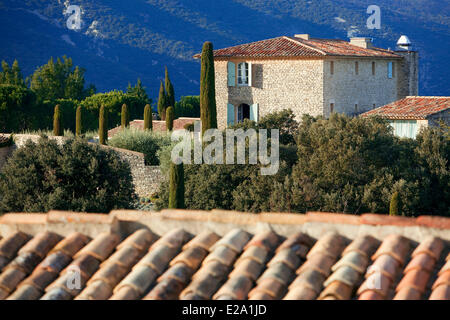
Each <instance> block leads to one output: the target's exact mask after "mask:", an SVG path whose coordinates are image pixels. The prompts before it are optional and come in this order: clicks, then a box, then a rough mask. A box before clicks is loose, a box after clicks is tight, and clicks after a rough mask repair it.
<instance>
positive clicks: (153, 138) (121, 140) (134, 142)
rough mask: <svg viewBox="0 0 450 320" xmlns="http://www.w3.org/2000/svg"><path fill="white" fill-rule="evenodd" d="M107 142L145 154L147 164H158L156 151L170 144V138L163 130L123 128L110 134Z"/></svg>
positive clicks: (113, 145)
mask: <svg viewBox="0 0 450 320" xmlns="http://www.w3.org/2000/svg"><path fill="white" fill-rule="evenodd" d="M108 144H109V145H110V146H112V147H116V148H122V149H127V150H132V151H136V152H141V153H143V154H144V155H145V163H146V164H147V165H158V164H159V157H158V154H157V153H158V151H159V150H160V149H161V148H163V147H165V146H168V145H171V139H170V136H169V135H167V134H166V133H165V132H164V133H163V132H155V131H149V130H148V131H142V130H136V129H125V130H123V131H122V130H121V131H120V132H118V133H117V134H115V135H114V136H112V137H111V139H110V140H109V141H108Z"/></svg>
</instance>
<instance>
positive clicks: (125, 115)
mask: <svg viewBox="0 0 450 320" xmlns="http://www.w3.org/2000/svg"><path fill="white" fill-rule="evenodd" d="M129 126H130V112H129V111H128V106H127V105H126V104H125V103H124V104H123V105H122V113H121V127H122V129H125V128H128V127H129Z"/></svg>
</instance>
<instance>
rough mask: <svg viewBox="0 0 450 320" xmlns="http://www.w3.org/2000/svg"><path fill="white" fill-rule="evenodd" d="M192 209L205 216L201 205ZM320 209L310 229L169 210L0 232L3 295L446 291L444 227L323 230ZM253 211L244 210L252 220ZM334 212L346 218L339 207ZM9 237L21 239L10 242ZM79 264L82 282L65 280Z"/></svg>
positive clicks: (405, 295)
mask: <svg viewBox="0 0 450 320" xmlns="http://www.w3.org/2000/svg"><path fill="white" fill-rule="evenodd" d="M195 214H196V217H197V219H199V221H201V220H202V219H203V218H201V217H200V216H201V215H202V213H201V212H197V213H195ZM236 214H238V213H236ZM175 215H176V212H171V213H170V216H171V217H174V216H175ZM183 215H188V212H183ZM318 215H319V214H313V215H311V216H309V215H306V216H304V218H305V219H309V218H311V219H312V220H311V221H312V222H311V223H312V224H310V225H308V229H305V230H310V229H311V228H313V227H314V226H313V224H314V223H319V227H318V228H319V229H318V230H320V232H319V233H317V235H316V236H311V235H309V234H307V233H305V232H304V231H296V232H293V233H291V234H284V233H283V232H280V230H283V229H284V228H281V229H280V228H274V229H271V230H270V231H269V230H268V229H248V228H247V227H245V225H243V224H240V225H239V227H238V228H235V229H230V228H229V229H228V231H227V232H222V231H219V230H215V228H214V226H213V225H210V226H211V228H212V229H213V230H202V231H201V232H198V233H197V232H191V231H187V230H185V229H183V228H179V227H178V226H179V225H180V221H181V220H180V219H175V220H170V219H169V220H167V219H165V220H164V223H163V225H167V224H170V223H171V222H170V221H172V222H173V223H174V224H173V225H172V227H167V229H164V230H160V229H159V228H158V227H157V226H160V227H161V226H162V225H161V224H159V225H154V227H153V228H151V230H149V229H147V228H145V227H139V226H138V225H136V226H135V228H136V229H135V230H134V231H131V232H130V231H129V230H130V229H129V228H130V227H131V224H130V220H126V221H127V223H126V226H127V227H126V230H128V231H127V232H126V233H124V234H122V233H120V234H119V233H115V232H111V233H101V234H98V235H96V236H92V233H91V234H90V235H85V234H84V233H81V232H72V233H70V232H67V234H64V235H65V237H64V236H63V235H60V234H58V232H53V231H44V232H41V233H38V234H37V235H35V236H34V237H33V236H32V235H29V234H28V233H26V232H11V233H9V234H6V235H5V234H2V235H3V236H4V237H3V239H2V240H1V242H0V252H1V254H3V257H6V258H7V265H6V266H5V267H4V268H3V270H2V271H1V273H0V299H10V300H37V299H43V300H70V299H77V300H105V299H111V300H124V299H130V300H131V299H150V300H169V299H285V300H295V299H321V300H328V299H334V300H336V299H338V300H342V299H355V298H357V299H361V300H366V299H370V300H372V299H397V300H399V299H446V300H449V299H450V269H449V266H450V264H449V262H450V254H449V252H450V245H449V240H450V233H449V232H447V231H445V232H444V231H442V232H441V235H443V236H441V237H438V236H436V232H438V231H437V230H440V229H437V228H436V229H433V230H434V231H433V233H430V235H429V236H426V237H425V236H424V237H422V238H420V239H419V240H417V239H418V238H415V240H412V239H410V238H408V236H406V235H405V233H404V231H402V230H404V229H402V228H413V229H416V228H418V227H420V228H428V226H427V227H421V225H420V221H421V219H416V218H414V219H411V220H407V221H406V220H405V221H403V220H402V222H403V223H404V227H401V226H398V225H397V224H398V223H399V222H398V221H395V222H394V223H393V225H388V224H386V223H382V224H380V223H379V221H378V222H376V223H375V222H374V221H372V223H374V224H373V225H374V227H373V228H374V229H377V230H384V229H386V228H387V229H386V230H389V231H388V232H389V233H390V235H388V236H386V235H383V236H381V237H374V236H372V235H370V234H368V233H366V232H367V229H360V232H359V235H358V236H356V237H351V236H350V235H349V234H348V233H347V232H338V231H336V230H338V229H335V228H334V227H333V226H334V225H333V224H331V229H328V230H333V231H332V232H324V230H327V229H326V228H325V226H326V225H327V224H326V223H324V224H322V223H323V221H322V220H323V219H322V218H318ZM118 217H119V216H118ZM180 217H181V216H180ZM252 217H253V216H248V217H247V218H246V221H247V223H250V224H249V225H252V224H251V222H250V221H251V220H252V219H253V218H252ZM241 218H243V217H241ZM336 218H339V219H340V221H345V216H339V215H338V216H337V217H336ZM381 218H382V217H381V216H380V219H381ZM189 219H191V221H192V219H193V218H192V217H191V218H189ZM226 219H228V218H227V217H226ZM254 219H260V217H257V216H255V217H254ZM264 219H265V218H264ZM314 219H315V220H314ZM339 219H338V220H339ZM441 219H443V218H441ZM13 220H14V219H13ZM13 220H11V219H10V218H8V217H5V219H4V220H3V218H0V226H2V224H3V223H4V221H7V223H6V224H5V225H4V226H5V228H6V227H7V226H8V225H9V223H14V226H18V227H20V224H17V223H18V221H17V220H14V221H13ZM77 220H78V219H77ZM112 220H113V219H111V221H112ZM289 220H290V219H289ZM361 220H363V219H362V217H361V219H360V221H361ZM86 221H87V220H86ZM282 221H284V222H285V223H287V222H286V221H288V220H285V219H284V218H283V219H282ZM314 221H316V222H314ZM317 221H318V222H317ZM367 221H371V220H370V219H369V220H367ZM386 221H390V220H389V219H388V220H386ZM349 222H351V223H349V224H347V225H346V228H350V227H351V228H359V226H358V225H357V220H355V219H353V218H352V219H350V220H349ZM160 223H161V222H160ZM93 224H94V225H95V224H96V222H94V223H93ZM341 224H342V223H341ZM75 225H78V226H79V222H76V223H75V222H74V226H75ZM287 225H288V224H284V226H287ZM69 226H70V224H69ZM296 226H297V227H296V228H301V225H296ZM336 226H337V225H336ZM367 226H368V225H364V227H365V228H367ZM5 228H0V230H5ZM27 228H28V226H27ZM66 228H67V226H66ZM115 228H116V227H115ZM324 228H325V229H324ZM69 229H70V228H69ZM208 229H209V228H208ZM44 230H45V229H44ZM80 230H88V229H86V228H84V227H83V228H81V229H80ZM131 230H133V229H131ZM411 230H412V229H411ZM422 230H427V229H422ZM66 231H67V230H66ZM72 231H77V230H72ZM215 231H218V232H217V233H216V232H215ZM389 233H388V234H389ZM219 234H221V235H222V236H220V235H219ZM158 235H160V236H161V237H159V236H158ZM344 235H345V236H344ZM91 238H92V239H91ZM12 239H16V240H17V243H19V245H15V246H13V245H12V242H11V241H12ZM29 239H31V240H29ZM28 240H29V241H28ZM380 240H381V241H380ZM76 270H79V271H80V272H81V273H80V279H79V280H80V281H79V284H80V287H73V286H72V285H71V284H75V283H76V281H75V282H74V281H73V280H74V272H75V271H76Z"/></svg>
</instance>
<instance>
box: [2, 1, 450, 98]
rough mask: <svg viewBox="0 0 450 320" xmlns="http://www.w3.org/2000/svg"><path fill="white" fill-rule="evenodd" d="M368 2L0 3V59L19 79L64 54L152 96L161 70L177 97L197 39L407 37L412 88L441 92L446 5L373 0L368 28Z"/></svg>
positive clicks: (100, 79) (391, 41)
mask: <svg viewBox="0 0 450 320" xmlns="http://www.w3.org/2000/svg"><path fill="white" fill-rule="evenodd" d="M372 2H373V1H369V0H321V1H317V0H309V1H308V0H305V1H301V0H299V1H290V0H234V1H232V0H226V1H225V0H216V1H210V0H196V1H188V0H166V1H164V0H128V1H123V0H78V1H75V0H74V1H63V0H0V27H1V30H2V32H1V38H0V39H1V42H2V46H1V47H0V59H4V60H6V61H8V62H9V63H12V61H13V60H14V59H18V60H19V63H20V65H21V67H22V70H23V73H24V75H30V74H31V73H32V72H33V71H34V69H35V68H36V67H37V66H39V65H42V64H44V63H45V62H46V61H48V59H49V58H50V56H54V57H56V56H62V55H63V54H66V55H68V56H70V57H72V58H73V60H74V63H76V64H77V65H80V66H82V67H84V68H85V69H86V70H87V71H86V79H87V81H88V82H89V83H94V84H95V85H96V87H97V88H98V90H99V91H106V90H112V89H125V88H126V86H127V85H128V83H129V82H131V83H135V81H136V79H137V78H141V79H142V82H143V84H144V85H145V86H146V87H147V88H148V92H149V95H150V96H151V97H153V98H154V97H156V95H157V92H158V87H159V80H160V79H161V76H162V74H163V72H162V71H163V70H164V66H165V65H168V67H169V68H170V69H171V70H172V71H171V73H172V79H173V82H174V86H175V88H177V91H176V94H177V96H178V97H179V96H181V95H191V94H198V79H199V70H200V67H199V64H198V62H196V61H195V60H193V59H192V55H193V54H194V53H197V52H198V51H200V49H201V45H202V43H203V42H204V41H206V40H209V41H212V42H213V43H214V45H215V47H216V48H220V47H225V46H230V45H235V44H239V43H243V42H249V41H256V40H261V39H265V38H270V37H275V36H279V35H293V34H295V33H310V34H312V35H313V36H316V37H327V38H343V39H346V38H347V37H348V36H350V35H355V36H370V37H373V38H374V39H375V45H376V46H381V47H386V48H388V47H390V48H392V49H393V48H395V43H396V40H397V39H398V38H399V37H400V35H401V34H406V35H408V36H409V37H410V39H411V41H412V42H413V45H414V48H415V49H416V50H419V51H420V56H421V61H420V64H421V68H420V94H422V95H450V86H449V85H448V72H449V71H450V63H449V61H448V50H449V49H450V46H449V43H450V32H449V30H450V13H449V12H450V2H449V1H437V0H397V1H391V0H379V1H377V3H376V4H377V5H379V6H380V7H381V14H382V24H381V29H380V30H368V29H367V28H366V20H367V18H368V16H369V15H368V14H367V13H366V9H367V7H368V5H370V4H372ZM69 5H80V7H81V9H82V14H81V19H82V25H81V29H80V30H78V31H73V30H69V29H68V28H67V27H66V21H67V19H68V16H67V15H64V14H63V12H64V10H65V8H67V7H68V6H69Z"/></svg>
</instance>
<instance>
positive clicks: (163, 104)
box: [158, 81, 167, 120]
mask: <svg viewBox="0 0 450 320" xmlns="http://www.w3.org/2000/svg"><path fill="white" fill-rule="evenodd" d="M166 108H167V96H166V92H165V91H164V85H163V82H162V81H161V86H160V87H159V97H158V114H159V117H160V118H161V120H166Z"/></svg>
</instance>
